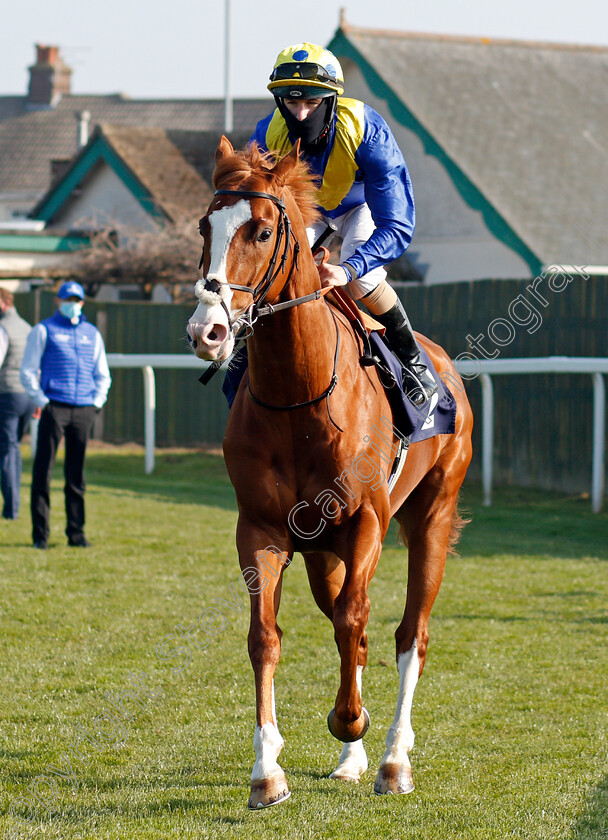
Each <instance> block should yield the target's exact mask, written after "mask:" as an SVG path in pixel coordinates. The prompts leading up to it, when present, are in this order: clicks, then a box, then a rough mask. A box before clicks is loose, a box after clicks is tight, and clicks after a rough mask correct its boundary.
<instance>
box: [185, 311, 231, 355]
mask: <svg viewBox="0 0 608 840" xmlns="http://www.w3.org/2000/svg"><path fill="white" fill-rule="evenodd" d="M187 331H188V337H189V341H190V346H191V347H192V349H193V350H194V353H195V355H196V356H198V358H199V359H204V360H205V361H210V362H214V361H219V360H222V361H223V360H224V359H227V358H228V356H229V355H230V350H231V348H228V344H229V341H228V339H229V338H230V335H231V334H230V332H229V331H228V327H227V326H226V325H225V324H217V323H215V324H214V323H211V324H199V323H197V322H196V321H190V322H189V323H188V328H187ZM227 350H228V352H226V351H227Z"/></svg>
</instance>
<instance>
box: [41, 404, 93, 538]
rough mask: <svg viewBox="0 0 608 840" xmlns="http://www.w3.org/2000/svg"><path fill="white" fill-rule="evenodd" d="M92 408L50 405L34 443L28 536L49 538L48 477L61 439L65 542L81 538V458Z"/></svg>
mask: <svg viewBox="0 0 608 840" xmlns="http://www.w3.org/2000/svg"><path fill="white" fill-rule="evenodd" d="M95 414H96V412H95V406H93V405H83V406H75V405H66V404H65V403H59V402H50V403H48V405H46V406H45V407H44V410H43V412H42V417H41V418H40V424H39V426H38V443H37V446H36V457H35V459H34V469H33V473H32V537H33V540H34V542H39V541H40V540H44V541H45V542H46V541H47V540H48V538H49V533H50V522H49V519H50V512H51V506H50V488H51V474H52V472H53V465H54V463H55V455H56V454H57V447H58V446H59V443H60V442H61V438H62V437H64V436H65V466H64V473H65V487H64V492H65V513H66V518H67V525H66V529H65V533H66V534H67V537H68V539H70V540H74V539H76V540H78V539H80V538H82V537H84V491H85V480H84V458H85V452H86V447H87V442H88V440H89V435H90V433H91V429H92V428H93V423H94V421H95Z"/></svg>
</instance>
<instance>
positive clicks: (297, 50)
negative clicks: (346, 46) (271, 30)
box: [268, 44, 344, 99]
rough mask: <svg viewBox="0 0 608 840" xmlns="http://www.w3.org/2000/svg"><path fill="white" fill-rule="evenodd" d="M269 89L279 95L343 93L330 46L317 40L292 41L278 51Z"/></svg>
mask: <svg viewBox="0 0 608 840" xmlns="http://www.w3.org/2000/svg"><path fill="white" fill-rule="evenodd" d="M268 90H269V91H270V92H271V93H273V94H274V95H275V96H278V97H281V98H290V97H293V98H295V99H317V98H319V97H325V96H331V95H332V94H337V95H338V96H340V94H342V93H344V74H343V73H342V68H341V67H340V62H339V61H338V59H337V58H336V56H335V55H334V54H333V53H331V52H330V51H329V50H326V49H324V48H323V47H319V46H317V45H316V44H294V45H293V46H291V47H285V49H284V50H282V51H281V52H280V53H279V54H278V56H277V60H276V61H275V64H274V68H273V71H272V73H271V74H270V84H269V85H268Z"/></svg>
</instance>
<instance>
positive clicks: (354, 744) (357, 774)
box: [330, 665, 367, 782]
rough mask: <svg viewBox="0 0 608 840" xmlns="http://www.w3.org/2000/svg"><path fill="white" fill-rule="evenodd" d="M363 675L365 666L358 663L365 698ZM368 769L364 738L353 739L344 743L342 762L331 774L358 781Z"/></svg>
mask: <svg viewBox="0 0 608 840" xmlns="http://www.w3.org/2000/svg"><path fill="white" fill-rule="evenodd" d="M362 677H363V666H362V665H357V676H356V679H357V688H358V689H359V694H360V695H361V698H363V694H362V685H363V680H362ZM366 770H367V753H366V752H365V747H364V746H363V738H360V739H359V740H358V741H351V742H350V743H345V744H344V746H343V747H342V752H341V753H340V764H339V765H338V767H337V768H336V769H335V770H334V772H333V773H331V774H330V778H332V779H343V780H346V781H353V782H358V781H359V779H360V778H361V776H362V775H363V774H364V773H365V771H366Z"/></svg>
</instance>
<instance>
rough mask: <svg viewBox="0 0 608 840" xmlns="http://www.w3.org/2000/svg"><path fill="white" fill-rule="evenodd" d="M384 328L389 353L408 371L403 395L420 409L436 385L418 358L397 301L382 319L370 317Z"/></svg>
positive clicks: (418, 349)
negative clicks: (392, 352)
mask: <svg viewBox="0 0 608 840" xmlns="http://www.w3.org/2000/svg"><path fill="white" fill-rule="evenodd" d="M373 317H374V318H375V319H376V321H380V323H381V324H382V326H383V327H385V328H386V337H387V338H388V341H389V344H390V345H391V349H392V350H393V351H394V353H395V355H396V356H397V358H398V359H399V361H400V362H401V363H402V365H403V366H404V367H405V369H406V370H407V371H408V373H406V374H404V385H405V392H406V394H407V396H408V397H409V399H410V400H411V402H412V403H413V404H414V405H416V406H421V405H424V403H425V402H426V401H427V400H428V399H430V398H431V397H432V396H433V394H434V393H436V391H437V383H436V382H435V380H434V379H433V377H432V376H431V374H430V373H429V371H428V369H427V366H426V365H425V364H424V362H423V361H422V360H421V358H420V348H419V347H418V342H417V341H416V339H415V338H414V333H413V332H412V327H411V324H410V322H409V319H408V317H407V315H406V314H405V309H404V308H403V305H402V303H401V301H400V300H397V302H396V303H395V305H394V306H393V307H392V309H389V310H388V312H384V313H383V314H382V315H374V316H373Z"/></svg>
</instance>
